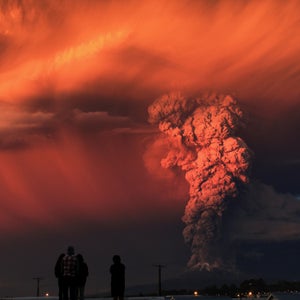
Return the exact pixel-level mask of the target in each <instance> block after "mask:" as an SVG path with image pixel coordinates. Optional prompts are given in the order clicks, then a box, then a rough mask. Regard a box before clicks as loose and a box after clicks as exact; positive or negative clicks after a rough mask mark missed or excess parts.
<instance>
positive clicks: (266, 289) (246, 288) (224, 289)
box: [164, 278, 300, 297]
mask: <svg viewBox="0 0 300 300" xmlns="http://www.w3.org/2000/svg"><path fill="white" fill-rule="evenodd" d="M297 291H300V281H293V282H290V281H278V282H276V283H271V284H267V283H266V282H265V281H264V280H263V279H261V278H259V279H249V280H245V281H243V282H242V283H241V284H240V285H239V286H237V285H236V284H229V285H228V284H223V285H221V286H216V285H211V286H208V287H205V288H199V289H197V292H198V294H199V295H208V296H215V295H221V296H230V297H237V296H238V295H240V296H243V295H249V293H252V294H253V295H258V294H266V293H272V292H297ZM194 292H195V290H186V289H181V290H168V291H164V294H165V295H179V294H181V295H183V294H185V295H193V294H194Z"/></svg>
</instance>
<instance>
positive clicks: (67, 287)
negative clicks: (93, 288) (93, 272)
mask: <svg viewBox="0 0 300 300" xmlns="http://www.w3.org/2000/svg"><path fill="white" fill-rule="evenodd" d="M62 265H63V300H77V285H76V276H77V273H78V262H77V257H76V255H75V251H74V247H73V246H69V247H68V251H67V255H65V256H64V257H63V260H62ZM69 294H70V298H69Z"/></svg>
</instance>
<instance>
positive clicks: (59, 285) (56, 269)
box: [54, 253, 65, 300]
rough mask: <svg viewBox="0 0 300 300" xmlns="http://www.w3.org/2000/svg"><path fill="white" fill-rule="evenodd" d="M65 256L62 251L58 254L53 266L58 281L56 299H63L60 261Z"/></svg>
mask: <svg viewBox="0 0 300 300" xmlns="http://www.w3.org/2000/svg"><path fill="white" fill-rule="evenodd" d="M64 256H65V253H62V254H60V255H59V257H58V259H57V261H56V264H55V268H54V274H55V277H56V278H57V281H58V299H59V300H63V266H62V261H63V258H64Z"/></svg>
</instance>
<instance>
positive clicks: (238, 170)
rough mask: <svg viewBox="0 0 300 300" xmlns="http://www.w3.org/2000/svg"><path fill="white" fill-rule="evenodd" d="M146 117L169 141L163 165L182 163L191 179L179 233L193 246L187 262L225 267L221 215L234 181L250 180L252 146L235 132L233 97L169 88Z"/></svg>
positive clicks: (237, 113) (233, 191) (236, 113)
mask: <svg viewBox="0 0 300 300" xmlns="http://www.w3.org/2000/svg"><path fill="white" fill-rule="evenodd" d="M148 112H149V122H150V123H152V124H158V126H159V129H160V131H161V132H162V133H163V138H165V139H167V140H168V145H169V149H168V153H167V155H166V157H165V158H163V159H162V160H161V165H162V167H164V168H175V167H180V168H181V169H182V170H183V171H185V178H186V180H187V181H188V182H189V186H190V188H189V200H188V203H187V205H186V207H185V213H184V216H183V222H184V223H185V229H184V231H183V236H184V239H185V241H186V243H188V244H189V245H190V246H191V252H192V255H191V258H190V260H189V262H188V267H189V268H192V269H203V268H204V269H206V270H211V269H214V268H222V267H224V264H225V262H224V261H223V259H222V253H221V250H220V243H221V219H222V215H223V212H224V210H225V209H226V207H227V202H228V200H229V199H232V198H233V197H235V196H236V195H237V192H238V187H237V184H238V183H247V182H248V176H247V174H248V170H249V165H250V158H251V151H250V149H249V148H248V147H247V145H246V144H245V142H244V141H243V140H242V139H241V138H239V137H237V136H235V133H236V129H237V128H238V126H239V124H241V120H242V116H243V115H242V111H241V110H240V108H239V106H238V104H237V102H236V101H235V100H234V99H233V98H232V97H231V96H228V95H227V96H224V95H217V94H210V95H208V94H207V95H202V96H200V97H197V98H187V97H185V96H184V95H182V94H181V93H179V92H173V93H170V94H167V95H163V96H162V97H160V98H158V99H157V100H156V101H155V102H154V103H153V104H152V105H151V106H150V107H149V108H148Z"/></svg>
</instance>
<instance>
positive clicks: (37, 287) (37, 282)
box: [32, 277, 43, 297]
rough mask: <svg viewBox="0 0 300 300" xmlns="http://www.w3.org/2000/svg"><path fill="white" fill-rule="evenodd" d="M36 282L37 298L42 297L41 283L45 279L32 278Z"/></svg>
mask: <svg viewBox="0 0 300 300" xmlns="http://www.w3.org/2000/svg"><path fill="white" fill-rule="evenodd" d="M32 279H34V280H36V284H37V286H36V296H37V297H39V296H40V281H41V280H43V278H41V277H35V278H32Z"/></svg>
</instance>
